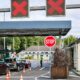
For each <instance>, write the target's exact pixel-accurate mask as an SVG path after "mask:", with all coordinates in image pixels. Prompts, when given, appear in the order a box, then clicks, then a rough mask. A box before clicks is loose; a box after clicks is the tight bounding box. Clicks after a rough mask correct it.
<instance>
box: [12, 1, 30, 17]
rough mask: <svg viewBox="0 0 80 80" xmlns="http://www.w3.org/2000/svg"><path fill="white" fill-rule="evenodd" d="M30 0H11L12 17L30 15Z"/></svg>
mask: <svg viewBox="0 0 80 80" xmlns="http://www.w3.org/2000/svg"><path fill="white" fill-rule="evenodd" d="M28 8H29V6H28V0H11V16H12V17H28V15H29V11H28Z"/></svg>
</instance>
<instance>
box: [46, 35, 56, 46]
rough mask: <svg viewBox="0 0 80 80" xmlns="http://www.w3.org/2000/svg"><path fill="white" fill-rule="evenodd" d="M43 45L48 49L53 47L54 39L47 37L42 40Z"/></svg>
mask: <svg viewBox="0 0 80 80" xmlns="http://www.w3.org/2000/svg"><path fill="white" fill-rule="evenodd" d="M44 44H45V45H46V46H48V47H53V46H54V45H55V44H56V39H55V38H54V36H47V37H46V38H45V39H44Z"/></svg>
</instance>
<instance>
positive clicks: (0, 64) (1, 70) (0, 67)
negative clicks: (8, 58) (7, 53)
mask: <svg viewBox="0 0 80 80" xmlns="http://www.w3.org/2000/svg"><path fill="white" fill-rule="evenodd" d="M7 70H8V65H7V64H6V63H5V62H4V59H0V74H6V73H7Z"/></svg>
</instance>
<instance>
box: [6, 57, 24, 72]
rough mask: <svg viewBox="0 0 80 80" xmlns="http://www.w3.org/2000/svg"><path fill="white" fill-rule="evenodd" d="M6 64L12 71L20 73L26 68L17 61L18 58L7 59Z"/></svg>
mask: <svg viewBox="0 0 80 80" xmlns="http://www.w3.org/2000/svg"><path fill="white" fill-rule="evenodd" d="M5 62H6V64H7V65H8V66H9V69H10V70H17V71H20V70H22V69H23V68H24V65H23V63H22V62H21V61H19V60H16V58H6V59H5Z"/></svg>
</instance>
